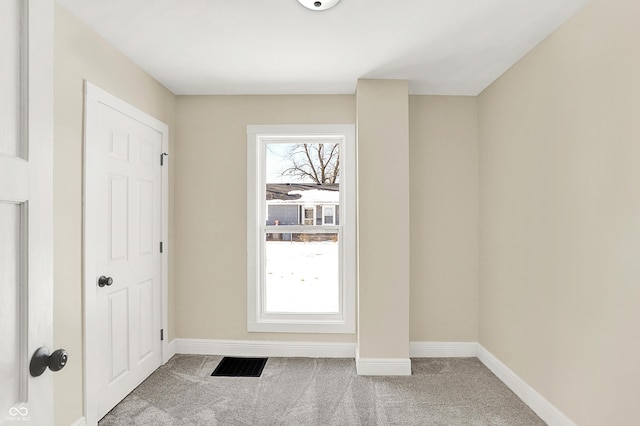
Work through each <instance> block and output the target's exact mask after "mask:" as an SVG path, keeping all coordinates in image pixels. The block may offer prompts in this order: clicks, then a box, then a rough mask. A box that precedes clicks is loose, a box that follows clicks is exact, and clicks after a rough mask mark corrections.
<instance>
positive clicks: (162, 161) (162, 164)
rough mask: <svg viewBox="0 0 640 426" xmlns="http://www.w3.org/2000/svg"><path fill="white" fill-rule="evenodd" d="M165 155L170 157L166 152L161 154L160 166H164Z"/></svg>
mask: <svg viewBox="0 0 640 426" xmlns="http://www.w3.org/2000/svg"><path fill="white" fill-rule="evenodd" d="M165 155H167V156H168V155H169V154H167V153H166V152H163V153H162V154H160V165H161V166H164V157H165Z"/></svg>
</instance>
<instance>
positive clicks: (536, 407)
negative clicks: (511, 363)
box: [477, 344, 576, 426]
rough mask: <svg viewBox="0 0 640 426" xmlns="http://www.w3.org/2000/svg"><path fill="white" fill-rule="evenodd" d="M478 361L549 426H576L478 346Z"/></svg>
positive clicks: (489, 353) (500, 362)
mask: <svg viewBox="0 0 640 426" xmlns="http://www.w3.org/2000/svg"><path fill="white" fill-rule="evenodd" d="M477 350H478V355H477V356H478V359H479V360H480V361H481V362H482V363H483V364H484V365H485V366H486V367H487V368H488V369H489V370H491V372H493V374H495V375H496V376H497V377H498V378H499V379H500V380H502V382H503V383H504V384H505V385H507V386H508V387H509V389H511V390H512V391H513V393H515V394H516V395H518V397H519V398H520V399H521V400H522V401H523V402H524V403H525V404H527V405H528V406H529V408H531V409H532V410H533V411H534V412H535V413H536V414H537V415H538V416H539V417H540V418H541V419H542V420H544V422H545V423H547V424H548V425H549V426H575V425H576V424H575V423H574V422H573V421H572V420H571V419H570V418H569V417H567V416H566V415H564V414H563V413H562V412H561V411H560V410H558V409H557V408H556V407H555V406H554V405H553V404H551V403H550V402H549V401H547V400H546V399H545V398H544V397H543V396H542V395H540V394H539V393H538V392H537V391H536V390H535V389H534V388H532V387H531V386H529V384H527V382H525V381H524V380H522V379H521V378H520V377H519V376H518V375H517V374H516V373H514V372H513V371H511V369H510V368H509V367H507V366H506V365H505V364H503V363H502V361H500V360H499V359H498V358H496V357H495V356H494V355H493V354H492V353H491V352H489V351H488V350H486V349H485V348H484V347H483V346H482V345H480V344H478V349H477Z"/></svg>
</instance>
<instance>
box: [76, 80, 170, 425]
mask: <svg viewBox="0 0 640 426" xmlns="http://www.w3.org/2000/svg"><path fill="white" fill-rule="evenodd" d="M116 101H117V100H116V99H115V98H113V97H111V96H110V95H108V94H106V93H105V92H103V91H100V89H97V88H96V87H95V86H89V85H88V88H87V97H86V108H87V116H86V117H87V121H86V135H85V153H86V168H85V180H86V191H85V199H86V209H87V210H86V212H85V226H86V229H85V233H87V234H88V233H91V238H90V239H89V240H88V241H89V243H88V244H91V245H88V246H87V247H85V264H86V265H87V271H89V275H88V276H87V279H86V281H87V282H86V289H87V296H88V297H90V298H92V300H91V304H90V305H87V309H91V305H93V307H94V309H93V310H92V312H93V313H95V318H93V319H90V318H88V319H87V325H88V328H91V327H93V330H94V332H95V333H91V334H94V335H95V336H96V337H97V338H95V339H93V338H91V339H90V340H89V341H88V342H87V344H88V345H89V346H88V347H87V352H88V354H91V355H88V364H87V365H88V366H89V365H90V367H89V368H90V369H91V370H92V371H94V372H95V376H92V382H91V388H92V389H94V390H95V392H96V393H95V395H94V396H93V397H92V395H91V394H89V395H88V398H90V399H93V400H94V401H95V402H96V405H97V406H96V408H95V409H96V413H97V419H100V418H101V417H102V416H104V415H105V414H106V413H107V412H108V411H109V410H111V408H113V407H114V406H115V405H116V404H117V403H118V402H120V401H121V400H122V399H123V398H124V397H125V396H126V395H127V394H128V393H129V392H131V391H132V390H133V389H134V388H135V387H136V386H137V385H138V384H139V383H140V382H142V381H143V380H144V379H145V378H146V377H147V376H149V374H151V373H152V372H153V371H154V370H155V369H156V368H158V367H159V366H160V365H161V362H162V353H161V329H162V298H161V294H162V293H161V292H162V285H161V282H162V254H161V247H160V243H161V241H162V205H161V201H162V191H161V190H162V174H161V165H160V161H161V153H162V148H163V138H164V137H166V132H165V133H163V130H166V126H164V125H161V123H156V122H155V121H149V120H148V119H149V118H150V117H148V116H146V115H144V114H143V115H142V116H139V114H142V113H141V112H140V111H137V113H136V114H133V115H132V114H130V112H131V111H132V107H130V106H128V105H126V104H124V102H122V101H117V102H116ZM120 106H126V109H127V110H126V111H125V110H123V108H120ZM156 124H157V125H156ZM163 126H164V127H163ZM88 332H89V330H88ZM89 356H91V359H89ZM94 385H95V386H94Z"/></svg>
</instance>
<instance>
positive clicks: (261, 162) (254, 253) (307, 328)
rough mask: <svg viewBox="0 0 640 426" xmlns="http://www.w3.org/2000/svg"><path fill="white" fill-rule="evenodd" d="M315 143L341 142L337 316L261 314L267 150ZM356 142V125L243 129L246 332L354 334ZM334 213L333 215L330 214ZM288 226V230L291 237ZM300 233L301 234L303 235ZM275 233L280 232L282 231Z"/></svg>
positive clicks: (268, 126)
mask: <svg viewBox="0 0 640 426" xmlns="http://www.w3.org/2000/svg"><path fill="white" fill-rule="evenodd" d="M319 139H322V140H327V141H329V142H331V143H333V142H334V141H335V143H340V144H341V146H340V165H341V170H340V202H339V205H340V206H341V207H340V212H341V216H340V225H331V226H328V227H329V228H335V230H336V231H338V234H339V237H338V242H339V244H340V247H339V251H340V254H341V258H340V269H339V271H340V292H339V294H340V303H339V312H338V313H327V314H324V313H309V314H307V313H269V312H266V310H265V298H264V297H263V296H264V282H265V280H264V270H265V262H264V258H265V256H264V255H265V238H264V235H265V232H274V230H272V229H271V228H273V226H267V225H266V224H265V222H264V218H265V217H266V211H265V209H266V203H265V198H266V194H265V191H266V182H265V157H266V148H265V147H266V145H267V144H268V143H274V142H290V143H297V142H301V141H304V140H309V142H310V143H312V142H317V141H318V140H319ZM356 175H357V174H356V141H355V125H353V124H340V125H248V126H247V330H248V331H249V332H292V333H355V330H356ZM334 212H335V210H334ZM293 228H294V227H293V226H288V227H287V231H289V232H295V229H293ZM303 228H304V227H301V232H306V231H304V230H302V229H303ZM277 232H283V229H282V227H278V228H277Z"/></svg>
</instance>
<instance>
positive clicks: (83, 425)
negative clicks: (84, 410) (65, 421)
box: [70, 417, 87, 426]
mask: <svg viewBox="0 0 640 426" xmlns="http://www.w3.org/2000/svg"><path fill="white" fill-rule="evenodd" d="M70 426H87V419H86V418H84V417H80V418H79V419H78V420H76V421H75V422H73V423H71V425H70Z"/></svg>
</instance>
